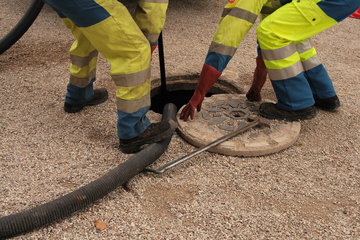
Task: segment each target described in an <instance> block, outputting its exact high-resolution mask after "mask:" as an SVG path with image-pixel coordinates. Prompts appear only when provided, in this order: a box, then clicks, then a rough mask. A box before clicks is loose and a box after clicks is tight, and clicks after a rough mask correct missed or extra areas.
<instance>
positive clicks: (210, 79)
mask: <svg viewBox="0 0 360 240" xmlns="http://www.w3.org/2000/svg"><path fill="white" fill-rule="evenodd" d="M220 76H221V72H219V71H218V70H216V69H215V68H213V67H211V66H209V65H207V64H204V66H203V68H202V70H201V74H200V79H199V81H198V83H197V85H196V89H195V92H194V94H193V96H192V97H191V99H190V100H189V103H188V104H187V105H186V106H185V107H184V108H183V110H182V111H181V113H180V119H182V120H184V121H187V120H188V118H189V116H190V118H191V119H194V114H195V108H196V109H197V111H198V112H199V111H200V110H201V105H202V102H203V100H204V97H205V95H206V94H207V93H208V92H209V91H210V89H211V88H212V86H213V85H214V84H215V82H216V81H217V80H218V79H219V77H220Z"/></svg>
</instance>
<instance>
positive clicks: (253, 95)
mask: <svg viewBox="0 0 360 240" xmlns="http://www.w3.org/2000/svg"><path fill="white" fill-rule="evenodd" d="M266 76H267V70H266V66H265V63H264V60H263V57H262V55H259V56H257V57H256V68H255V71H254V77H253V81H252V83H251V87H250V89H249V91H248V92H247V93H246V98H247V99H248V100H249V101H254V102H257V101H261V89H262V87H263V86H264V84H265V81H266Z"/></svg>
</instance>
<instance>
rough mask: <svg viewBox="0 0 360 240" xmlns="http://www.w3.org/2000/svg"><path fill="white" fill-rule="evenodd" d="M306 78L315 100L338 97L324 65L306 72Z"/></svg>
mask: <svg viewBox="0 0 360 240" xmlns="http://www.w3.org/2000/svg"><path fill="white" fill-rule="evenodd" d="M305 77H306V79H307V80H308V81H309V85H310V87H311V91H312V94H313V96H314V98H315V99H326V98H330V97H333V96H335V95H336V92H335V89H334V86H333V83H332V81H331V79H330V77H329V75H328V73H327V71H326V69H325V67H324V65H323V64H320V65H318V66H316V67H314V68H312V69H310V70H307V71H305Z"/></svg>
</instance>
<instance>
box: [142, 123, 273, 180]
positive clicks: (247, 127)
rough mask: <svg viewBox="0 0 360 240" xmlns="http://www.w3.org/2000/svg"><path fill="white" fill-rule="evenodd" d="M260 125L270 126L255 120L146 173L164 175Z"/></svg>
mask: <svg viewBox="0 0 360 240" xmlns="http://www.w3.org/2000/svg"><path fill="white" fill-rule="evenodd" d="M258 124H265V125H267V126H268V125H269V124H267V123H265V122H264V121H262V120H261V119H260V118H255V119H254V120H253V121H251V122H249V123H248V124H246V125H244V126H243V127H240V128H238V129H236V130H235V131H233V132H231V133H229V134H227V135H224V136H222V137H220V138H218V139H216V140H215V141H213V142H211V143H209V144H208V145H205V146H203V147H201V148H199V149H197V150H195V151H193V152H191V153H189V154H187V155H185V156H183V157H180V158H178V159H176V160H174V161H172V162H170V163H168V164H166V165H164V166H162V167H160V168H158V169H149V168H145V170H144V171H145V172H153V173H156V174H160V173H163V172H165V171H166V170H168V169H169V168H171V167H174V166H175V165H178V164H179V163H182V162H184V161H185V160H187V159H189V158H191V157H193V156H195V155H197V154H199V153H201V152H203V151H206V150H207V149H209V148H211V147H214V146H216V145H218V144H220V143H222V142H224V141H226V140H228V139H230V138H232V137H235V136H236V135H238V134H240V133H242V132H245V131H246V130H248V129H250V128H252V127H255V126H256V125H258Z"/></svg>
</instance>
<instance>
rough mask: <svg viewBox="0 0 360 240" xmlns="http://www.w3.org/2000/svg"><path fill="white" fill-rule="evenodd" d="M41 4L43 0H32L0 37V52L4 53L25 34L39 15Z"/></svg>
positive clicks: (42, 4)
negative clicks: (17, 19) (12, 25)
mask: <svg viewBox="0 0 360 240" xmlns="http://www.w3.org/2000/svg"><path fill="white" fill-rule="evenodd" d="M43 6H44V2H43V1H42V0H33V1H32V3H31V5H30V6H29V8H28V9H27V10H26V12H25V14H24V16H23V17H22V18H21V19H20V21H19V22H18V23H17V24H16V25H15V27H14V28H13V29H12V30H11V31H10V32H9V33H8V34H6V35H5V36H4V37H3V38H2V39H0V54H2V53H4V52H5V51H6V50H7V49H8V48H10V47H11V46H12V45H13V44H14V43H16V42H17V41H18V40H19V39H20V38H21V37H22V36H23V35H24V34H25V32H26V31H27V30H28V29H29V28H30V26H31V24H33V22H34V21H35V19H36V18H37V16H38V15H39V13H40V11H41V9H42V8H43Z"/></svg>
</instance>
